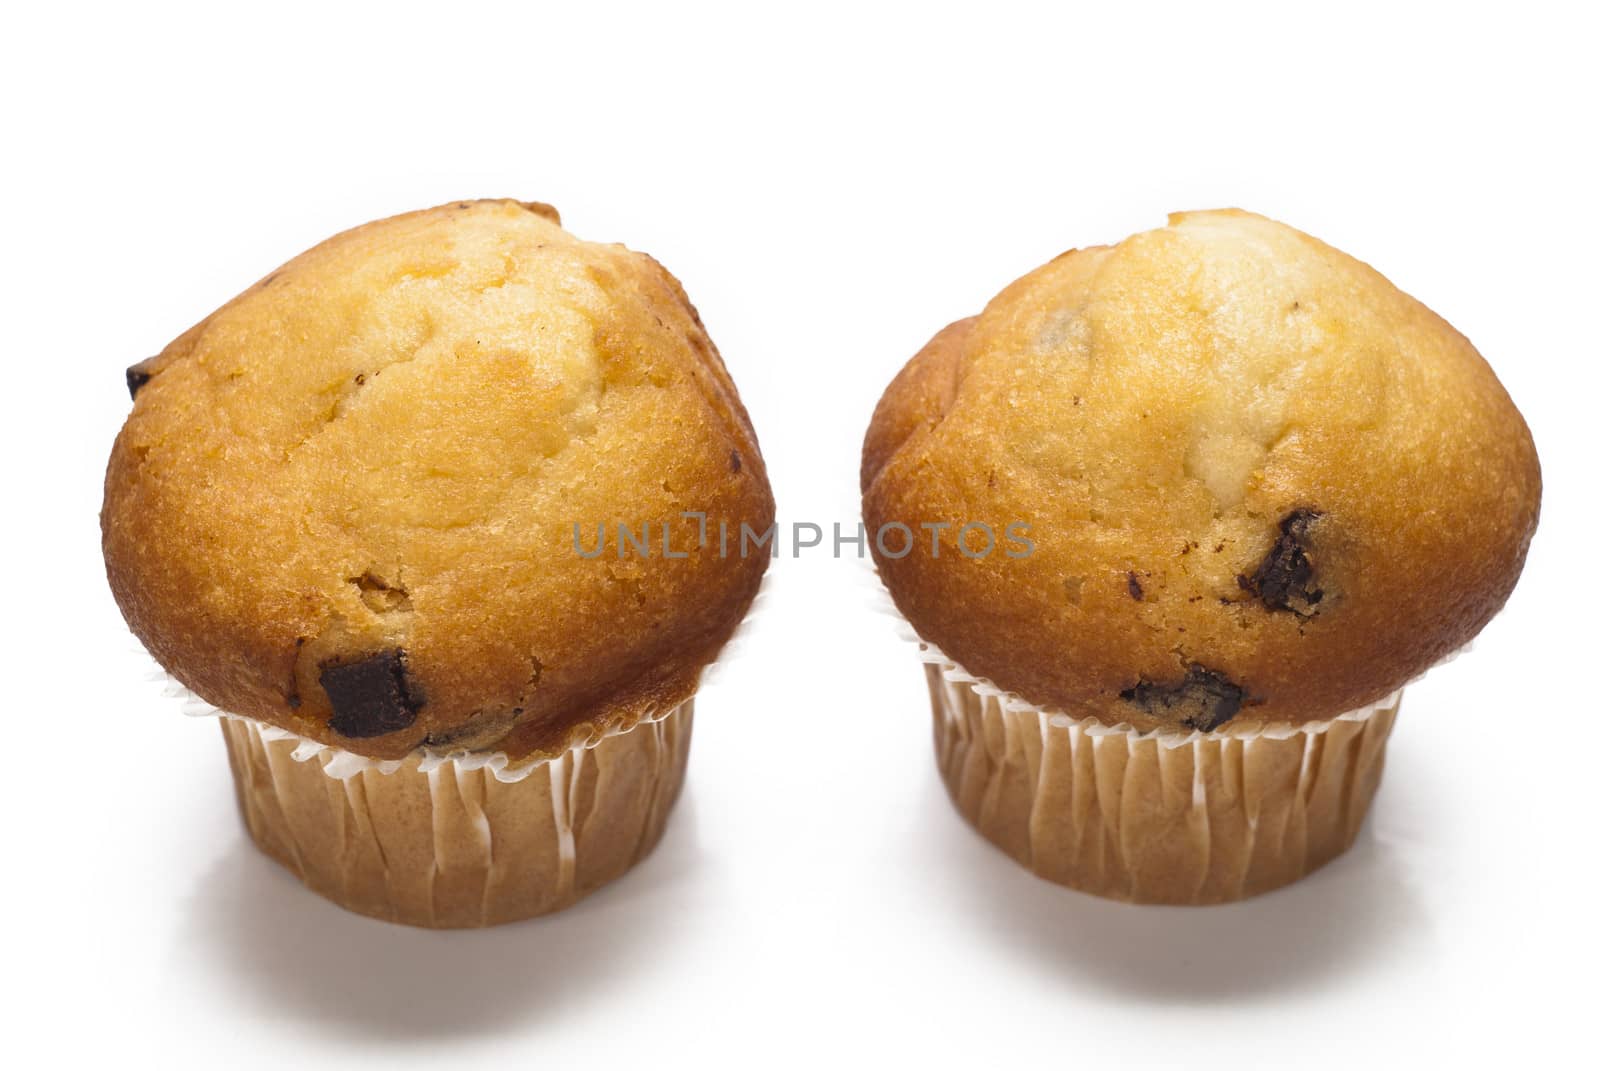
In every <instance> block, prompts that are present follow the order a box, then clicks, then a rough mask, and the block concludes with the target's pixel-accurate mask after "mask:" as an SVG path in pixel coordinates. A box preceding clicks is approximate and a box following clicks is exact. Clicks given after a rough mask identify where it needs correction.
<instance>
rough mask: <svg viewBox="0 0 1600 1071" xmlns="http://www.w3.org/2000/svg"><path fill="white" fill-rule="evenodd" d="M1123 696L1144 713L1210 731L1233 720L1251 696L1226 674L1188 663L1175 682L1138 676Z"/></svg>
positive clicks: (1204, 731) (1206, 731)
mask: <svg viewBox="0 0 1600 1071" xmlns="http://www.w3.org/2000/svg"><path fill="white" fill-rule="evenodd" d="M1122 698H1123V699H1125V700H1127V701H1128V702H1130V703H1132V704H1133V705H1134V706H1136V707H1139V708H1140V709H1141V710H1143V711H1144V712H1145V713H1146V714H1152V715H1155V716H1156V717H1158V718H1176V719H1177V720H1178V722H1179V723H1180V724H1182V725H1184V726H1187V727H1188V728H1190V729H1199V730H1200V731H1201V732H1203V733H1209V732H1211V731H1212V730H1213V729H1216V728H1218V727H1219V726H1222V725H1225V724H1227V723H1228V722H1229V721H1232V720H1233V716H1234V715H1235V714H1237V713H1239V708H1240V707H1241V706H1243V705H1244V704H1245V703H1246V702H1247V701H1248V700H1249V699H1250V696H1249V694H1248V693H1247V692H1246V691H1245V690H1244V689H1243V688H1241V687H1240V686H1239V685H1237V684H1235V683H1233V682H1232V681H1231V680H1229V679H1228V678H1227V676H1226V675H1225V674H1222V673H1218V672H1217V671H1216V670H1214V669H1207V668H1206V667H1205V666H1190V667H1189V670H1188V672H1187V673H1185V674H1184V677H1183V680H1181V681H1179V682H1177V683H1176V684H1163V683H1160V682H1157V681H1147V680H1143V679H1141V680H1140V681H1139V683H1138V684H1135V685H1134V686H1133V687H1132V688H1129V689H1128V690H1126V691H1124V692H1123V693H1122Z"/></svg>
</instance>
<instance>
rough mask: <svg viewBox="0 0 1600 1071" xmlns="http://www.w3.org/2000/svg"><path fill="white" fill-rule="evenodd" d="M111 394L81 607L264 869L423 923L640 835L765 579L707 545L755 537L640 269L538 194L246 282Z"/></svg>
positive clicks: (708, 373)
mask: <svg viewBox="0 0 1600 1071" xmlns="http://www.w3.org/2000/svg"><path fill="white" fill-rule="evenodd" d="M128 387H129V390H130V391H131V392H132V393H133V395H134V402H133V409H132V412H131V414H130V415H129V416H128V419H127V423H126V424H125V425H124V427H123V429H122V431H121V433H120V434H119V435H118V436H117V440H116V444H115V446H114V448H113V450H112V454H111V460H110V465H109V468H108V470H107V473H106V483H105V505H104V509H103V512H102V515H101V526H102V533H103V547H104V552H105V561H106V572H107V575H108V577H109V579H110V584H111V589H112V591H113V593H114V594H115V596H116V600H117V603H118V605H119V606H120V607H121V609H122V612H123V614H124V616H125V617H126V618H127V622H128V625H129V626H130V627H131V628H132V630H133V632H134V633H135V634H136V635H137V636H138V637H139V639H140V640H141V641H143V643H144V645H145V646H146V647H147V648H148V649H149V651H150V653H151V654H152V655H153V656H154V657H155V659H156V660H157V661H158V662H159V663H160V664H161V665H162V666H163V667H164V668H165V669H166V671H167V672H168V673H169V674H170V675H171V676H172V677H174V678H176V680H177V681H179V682H181V684H182V685H184V686H186V687H187V688H188V689H192V691H193V692H194V693H196V694H197V695H198V696H199V697H200V698H201V699H203V700H204V701H205V702H206V703H208V704H210V705H212V706H214V707H215V708H217V709H218V710H219V711H221V712H224V713H225V715H226V716H225V717H224V718H223V720H222V727H223V734H224V736H225V738H226V740H227V747H228V755H229V759H230V763H231V766H232V770H233V774H234V777H235V782H236V785H237V788H238V799H239V805H240V807H241V809H242V810H243V813H244V818H245V822H246V825H247V826H248V828H249V831H250V834H251V836H252V837H253V838H254V839H255V841H256V843H257V844H258V845H259V846H260V847H261V848H262V849H263V850H264V851H265V852H267V854H269V855H271V856H272V857H273V858H275V859H277V860H278V861H279V862H281V863H283V864H284V865H285V866H287V867H288V868H289V869H291V870H292V871H294V872H295V873H296V874H298V875H299V876H300V877H301V878H302V879H303V880H304V881H305V883H306V884H307V885H309V886H310V887H311V888H312V889H314V890H316V891H317V892H319V893H321V894H322V895H324V896H326V897H328V898H330V899H332V900H334V901H335V902H337V903H339V904H341V905H343V906H345V907H347V908H350V909H351V910H354V911H358V912H361V913H363V914H367V915H373V916H376V917H379V918H384V919H391V920H395V921H398V922H404V923H410V924H414V925H420V926H435V927H455V926H483V925H490V924H493V923H499V922H505V921H508V920H512V919H519V918H524V917H527V916H530V915H536V914H540V913H543V912H547V911H551V910H555V909H557V908H560V907H562V906H564V905H566V904H569V903H571V902H573V901H574V900H576V899H577V898H578V897H580V896H582V895H584V894H585V893H587V892H589V891H591V890H593V889H594V888H596V887H597V886H599V885H601V884H603V883H604V882H606V881H609V880H611V879H612V878H615V877H617V876H618V875H620V874H622V873H623V872H624V871H626V870H627V869H628V868H629V867H630V866H631V865H632V864H633V863H634V862H636V861H637V860H639V859H640V858H641V857H642V856H643V855H644V854H645V853H647V852H648V851H649V850H650V848H651V847H652V846H653V845H654V844H655V842H656V840H657V838H658V837H659V836H660V834H661V831H662V826H663V823H664V822H665V820H666V816H667V814H668V812H669V811H670V809H671V807H672V804H673V801H674V800H675V798H676V796H677V794H678V790H679V787H680V785H681V784H682V780H683V776H684V763H685V759H686V756H687V749H688V744H689V735H690V726H691V719H692V716H693V699H694V694H695V690H696V686H697V683H698V681H699V679H700V675H701V672H702V670H703V669H704V668H705V667H706V666H707V665H708V664H709V663H710V662H711V661H712V660H713V659H714V658H715V657H716V655H717V653H718V651H719V649H720V648H721V647H722V646H723V644H724V642H725V641H726V640H727V639H728V638H729V636H730V634H731V633H732V632H733V630H734V628H735V626H736V625H737V624H738V623H739V621H740V620H741V618H742V617H743V616H744V614H745V612H746V610H747V609H748V607H749V606H750V603H751V600H752V598H753V597H754V596H755V594H756V590H757V588H758V586H759V584H760V581H761V576H762V573H763V571H764V569H765V567H766V560H765V558H764V557H762V556H760V555H754V554H752V555H749V556H740V555H738V554H734V553H722V552H721V549H720V547H719V546H718V542H717V540H716V538H715V536H716V531H717V525H718V524H721V523H726V524H727V525H729V526H731V527H735V528H736V527H737V525H739V524H741V523H744V524H749V525H750V526H752V527H753V528H756V529H758V530H760V529H765V528H766V527H767V526H768V525H770V524H771V522H772V517H773V501H772V493H771V489H770V488H769V486H768V483H767V478H766V469H765V466H764V464H763V462H762V457H761V452H760V449H759V448H758V446H757V444H756V437H755V433H754V431H753V430H752V429H751V426H750V420H749V417H748V416H747V415H746V413H745V410H744V408H743V407H742V405H741V404H740V401H739V396H738V393H737V392H736V391H735V389H734V385H733V382H732V380H731V379H730V378H729V376H728V372H727V369H726V368H725V367H724V365H723V363H722V360H721V358H720V357H719V356H718V354H717V350H716V348H715V347H714V346H713V345H712V343H711V340H710V338H708V337H707V335H706V332H705V329H704V328H703V326H702V325H701V323H700V318H699V316H698V315H697V314H696V312H695V309H694V306H693V305H691V304H690V303H689V300H688V298H687V296H686V295H685V294H684V291H683V288H682V287H681V286H680V285H679V284H678V281H677V280H676V279H674V278H673V277H672V275H671V274H669V273H668V272H667V271H666V269H664V268H663V267H662V266H661V265H660V264H658V263H656V262H655V261H654V260H652V259H651V258H650V257H648V256H645V255H643V254H640V253H634V252H631V251H629V250H627V249H626V248H624V247H622V246H620V245H603V244H596V243H592V242H585V241H581V240H579V239H577V238H575V237H573V236H572V235H571V234H569V233H567V232H566V231H565V230H563V229H562V227H561V225H560V221H559V218H558V217H557V215H556V213H555V211H554V210H553V209H551V208H550V207H549V206H546V205H542V204H530V203H520V202H517V201H511V200H482V201H466V202H458V203H454V204H449V205H444V206H441V207H438V208H433V209H428V210H426V211H421V212H412V213H409V214H406V215H401V216H396V217H394V218H392V219H386V220H381V221H379V222H376V223H369V224H367V225H365V226H362V227H357V228H356V229H354V230H351V231H347V232H345V233H343V234H340V235H338V236H336V237H334V238H331V239H329V240H328V241H326V242H323V243H322V244H321V245H318V246H316V247H315V248H313V249H311V250H309V251H307V252H305V253H303V254H301V255H300V256H298V257H296V258H295V259H293V260H291V261H290V262H289V263H287V264H285V265H284V266H282V267H281V268H279V269H277V270H276V271H273V272H272V273H270V274H269V275H267V276H266V277H265V278H264V279H262V280H261V281H260V282H258V283H256V284H255V285H254V286H252V287H251V288H250V289H249V290H247V291H245V292H244V293H243V294H241V295H239V296H238V297H236V298H234V299H233V300H232V301H230V302H228V303H227V304H226V305H224V306H223V307H222V308H220V309H218V310H217V311H216V312H214V313H212V314H211V315H210V316H208V317H206V318H205V319H204V320H202V321H201V322H200V323H199V324H197V325H196V326H195V327H193V328H191V329H190V330H188V331H186V332H185V333H184V334H182V335H181V336H179V338H178V339H177V340H176V341H174V342H173V343H172V344H171V345H170V346H168V347H167V348H166V349H165V350H163V351H162V353H161V354H160V355H159V356H156V357H154V358H151V359H150V360H148V361H145V362H142V363H141V364H138V365H135V366H134V367H133V368H131V369H129V370H128ZM708 528H709V536H710V537H709V538H708V537H707V536H708V531H707V529H708Z"/></svg>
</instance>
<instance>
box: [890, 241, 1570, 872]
mask: <svg viewBox="0 0 1600 1071" xmlns="http://www.w3.org/2000/svg"><path fill="white" fill-rule="evenodd" d="M862 490H863V510H864V514H865V517H866V520H867V523H868V527H869V530H877V529H880V528H881V527H882V526H884V525H886V524H894V523H900V524H904V525H908V526H910V527H911V528H913V529H916V528H917V527H918V526H919V525H922V526H925V527H924V529H923V530H922V531H921V532H920V533H919V534H920V535H921V538H919V539H917V540H916V541H915V542H914V543H912V544H911V545H909V546H906V545H904V544H905V541H904V540H898V539H891V540H888V541H883V540H880V541H878V545H877V546H875V547H874V554H875V557H876V560H877V565H878V568H879V571H880V573H881V575H882V577H883V580H884V583H885V584H886V585H887V587H888V589H889V591H890V593H891V594H892V595H893V597H894V600H895V603H896V605H897V606H898V607H899V609H900V610H901V612H902V613H903V614H904V615H905V617H906V618H907V619H908V620H909V621H910V623H911V624H912V626H913V627H914V628H915V629H916V631H917V633H918V634H919V635H920V636H921V638H922V639H923V640H925V641H926V642H927V644H928V645H930V648H931V649H932V650H934V652H935V654H934V655H933V656H932V657H934V659H935V660H934V662H933V663H932V664H931V665H930V667H929V674H930V682H931V684H932V687H933V693H934V700H935V707H936V719H935V726H936V733H937V740H938V747H939V756H940V762H941V767H942V769H943V772H944V775H945V777H946V780H947V782H948V785H949V787H950V790H951V792H952V794H953V796H954V798H955V800H956V803H957V805H958V807H959V808H960V809H961V810H962V811H963V812H964V813H965V814H966V815H967V817H968V818H969V819H971V820H972V821H973V822H974V823H975V824H976V825H977V826H978V828H979V829H980V830H982V831H983V832H984V833H985V834H986V835H988V836H989V837H990V838H991V839H994V840H995V841H997V842H998V843H1000V844H1001V846H1002V847H1004V848H1005V849H1006V850H1007V851H1009V852H1010V853H1011V854H1013V855H1014V856H1016V857H1017V858H1018V859H1020V860H1021V861H1022V862H1024V863H1025V864H1027V865H1029V866H1031V867H1033V868H1034V869H1035V870H1037V871H1038V872H1039V873H1041V874H1044V875H1045V876H1047V877H1050V878H1053V879H1055V880H1057V881H1061V882H1064V883H1066V884H1069V885H1074V886H1077V887H1079V888H1082V889H1086V890H1088V891H1091V892H1097V893H1101V894H1104V895H1108V896H1114V897H1119V898H1124V899H1130V900H1137V901H1158V902H1175V903H1194V902H1210V901H1218V900H1228V899H1235V898H1238V897H1241V896H1246V895H1250V894H1252V893H1255V892H1260V891H1263V890H1265V889H1269V888H1272V887H1274V886H1277V885H1281V884H1283V883H1284V882H1286V881H1289V880H1293V879H1294V878H1296V877H1298V876H1299V875H1301V874H1303V873H1305V872H1307V871H1308V870H1310V869H1311V868H1313V867H1315V866H1317V865H1319V864H1321V863H1323V862H1325V861H1327V859H1329V858H1331V857H1332V856H1334V855H1336V854H1337V853H1338V852H1339V851H1342V850H1343V849H1344V848H1345V847H1346V846H1347V845H1348V844H1349V843H1350V841H1351V840H1352V839H1353V838H1354V836H1355V834H1356V832H1357V830H1358V829H1359V827H1360V823H1361V820H1362V817H1363V815H1364V813H1365V810H1366V806H1367V803H1368V801H1369V799H1370V797H1371V795H1372V792H1373V790H1374V789H1375V787H1376V784H1377V780H1378V775H1379V771H1380V770H1381V764H1382V756H1383V745H1384V741H1385V739H1386V736H1387V733H1388V729H1389V725H1390V723H1391V722H1392V719H1393V714H1394V710H1395V707H1396V705H1397V702H1398V691H1399V689H1400V688H1401V687H1402V686H1403V685H1404V684H1405V683H1406V682H1407V681H1409V680H1412V679H1413V678H1415V677H1416V676H1418V675H1419V674H1421V673H1422V672H1423V671H1425V670H1426V669H1427V668H1428V667H1429V666H1431V665H1433V664H1434V663H1435V662H1437V661H1439V660H1440V659H1441V658H1443V657H1445V656H1446V655H1448V654H1450V653H1451V652H1453V651H1455V650H1457V649H1458V648H1460V647H1461V646H1462V645H1463V644H1465V643H1466V642H1467V641H1468V640H1469V639H1471V637H1472V636H1473V635H1474V634H1476V633H1477V632H1478V630H1479V629H1481V628H1482V627H1483V626H1484V624H1485V623H1486V622H1487V621H1488V620H1489V619H1490V618H1491V617H1492V616H1493V615H1494V614H1495V613H1496V612H1497V611H1498V610H1499V609H1500V607H1501V605H1502V604H1503V603H1504V602H1505V600H1506V598H1507V596H1508V595H1509V594H1510V592H1511V589H1512V587H1513V585H1514V584H1515V583H1516V580H1517V577H1518V575H1519V573H1520V572H1521V569H1522V563H1523V559H1524V557H1525V556H1526V554H1527V550H1528V543H1529V540H1530V539H1531V538H1532V535H1533V531H1534V527H1535V525H1536V523H1537V519H1538V512H1539V495H1540V478H1539V463H1538V458H1537V456H1536V454H1535V452H1534V447H1533V441H1532V439H1531V437H1530V436H1529V433H1528V429H1527V426H1526V425H1525V424H1524V423H1523V420H1522V418H1521V416H1520V415H1519V414H1518V412H1517V410H1516V407H1515V406H1514V405H1513V404H1512V402H1511V399H1510V398H1509V397H1508V396H1507V395H1506V392H1505V390H1504V389H1503V388H1502V387H1501V385H1500V383H1499V382H1498V381H1497V380H1496V378H1495V376H1494V373H1493V372H1492V371H1491V370H1490V368H1489V366H1488V365H1487V364H1486V363H1485V362H1484V360H1483V358H1482V357H1480V356H1479V355H1478V353H1477V351H1476V350H1474V349H1473V347H1472V345H1471V343H1469V342H1468V341H1467V340H1466V339H1465V338H1464V337H1462V335H1461V334H1460V333H1459V332H1457V331H1455V330H1454V329H1453V328H1451V326H1450V325H1449V324H1447V323H1446V322H1445V321H1444V320H1442V319H1440V318H1439V317H1438V316H1436V315H1435V314H1434V313H1432V312H1430V311H1429V310H1428V309H1427V308H1425V307H1423V306H1422V305H1421V304H1420V303H1419V302H1417V301H1416V300H1415V299H1413V298H1411V297H1408V296H1407V295H1406V294H1404V293H1402V292H1400V291H1399V290H1398V289H1396V288H1395V287H1394V286H1393V285H1392V284H1391V283H1389V282H1388V280H1386V279H1385V278H1384V277H1383V276H1381V275H1379V274H1378V273H1377V272H1376V271H1374V270H1373V269H1371V268H1370V267H1368V266H1367V265H1365V264H1363V263H1361V262H1360V261H1357V260H1355V259H1353V258H1352V257H1349V256H1347V255H1345V254H1343V253H1341V252H1339V251H1338V250H1336V249H1332V248H1330V247H1328V246H1326V245H1324V244H1322V243H1321V242H1318V241H1317V240H1315V239H1313V238H1310V237H1308V236H1306V235H1304V234H1301V233H1299V232H1298V231H1295V230H1293V229H1291V228H1289V227H1286V226H1284V225H1282V224H1279V223H1275V222H1273V221H1271V220H1268V219H1264V218H1262V217H1260V216H1256V215H1252V214H1250V213H1246V212H1240V211H1219V212H1198V213H1187V214H1182V215H1177V216H1174V217H1172V219H1171V221H1170V223H1169V225H1168V226H1167V227H1165V228H1162V229H1160V230H1156V231H1151V232H1149V233H1145V234H1139V235H1135V236H1134V237H1132V238H1129V239H1127V240H1126V241H1124V242H1122V243H1121V244H1119V245H1116V246H1111V247H1096V248H1090V249H1081V250H1073V251H1071V252H1068V253H1065V254H1063V255H1061V256H1060V257H1057V258H1056V259H1055V260H1053V261H1051V262H1050V263H1048V264H1046V265H1044V266H1043V267H1041V268H1039V269H1037V270H1035V271H1033V272H1031V273H1029V274H1028V275H1025V276H1023V277H1022V278H1021V279H1019V280H1017V281H1016V282H1015V283H1013V284H1011V285H1010V286H1009V287H1007V288H1006V289H1005V290H1003V291H1002V292H1001V293H1000V294H999V295H998V296H997V297H996V298H995V299H994V300H993V301H991V302H990V303H989V305H988V307H987V308H986V309H985V310H984V311H983V312H982V314H981V315H979V316H976V317H972V318H969V319H965V320H960V321H958V322H956V323H954V324H952V325H950V326H949V327H947V328H946V329H945V330H943V331H942V332H940V333H939V334H938V335H937V336H935V337H934V339H933V340H932V341H931V342H929V343H928V345H927V346H926V347H925V348H924V349H923V350H922V352H921V353H919V354H918V355H917V356H916V357H915V358H913V359H912V361H911V363H910V364H909V365H907V366H906V368H905V369H904V370H903V371H902V372H901V373H900V375H899V376H898V377H897V378H896V379H895V381H894V382H893V383H892V384H891V385H890V386H889V388H888V391H887V392H886V393H885V395H884V397H883V399H882V401H881V402H880V403H879V406H878V409H877V412H876V413H875V415H874V417H873V420H872V425H871V428H870V429H869V431H868V433H867V437H866V444H865V450H864V457H863V463H862ZM935 524H949V525H951V527H950V528H949V529H948V530H947V531H946V532H945V534H946V536H947V539H946V544H945V545H944V546H943V547H942V548H937V547H936V546H935V545H934V540H933V539H931V538H929V537H928V536H929V532H928V530H927V527H926V526H929V525H935ZM971 524H979V525H982V526H985V527H986V528H987V529H988V530H990V531H991V532H993V531H998V530H1002V529H1004V530H1007V531H1009V532H1011V533H1012V534H1013V535H1015V536H1016V537H1017V538H1014V539H1011V540H1009V541H1007V540H992V541H991V540H986V539H984V538H982V537H981V536H979V535H974V536H972V538H971V539H969V541H968V542H969V544H970V546H971V548H972V549H974V550H978V549H982V548H984V547H985V546H987V545H989V544H990V543H991V542H992V544H993V547H992V549H991V551H990V552H989V553H987V554H976V553H967V552H966V550H967V547H965V546H964V547H960V548H957V547H955V546H953V545H952V544H951V543H950V542H949V539H948V536H950V535H954V534H955V533H956V532H957V530H958V529H960V528H961V526H963V525H971ZM1011 526H1015V527H1011ZM886 543H887V545H888V550H887V551H886V550H885V544H886ZM902 551H903V552H902Z"/></svg>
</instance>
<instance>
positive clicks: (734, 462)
mask: <svg viewBox="0 0 1600 1071" xmlns="http://www.w3.org/2000/svg"><path fill="white" fill-rule="evenodd" d="M728 467H729V468H731V469H732V470H733V471H734V472H738V471H739V470H740V469H742V468H744V458H742V457H740V456H739V451H737V450H730V451H729V452H728Z"/></svg>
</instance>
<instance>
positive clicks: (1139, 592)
mask: <svg viewBox="0 0 1600 1071" xmlns="http://www.w3.org/2000/svg"><path fill="white" fill-rule="evenodd" d="M1128 594H1129V595H1132V596H1133V597H1134V600H1135V601H1136V602H1143V601H1144V586H1143V585H1142V584H1140V583H1139V575H1138V574H1137V573H1135V572H1134V571H1133V570H1131V569H1130V570H1128Z"/></svg>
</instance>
